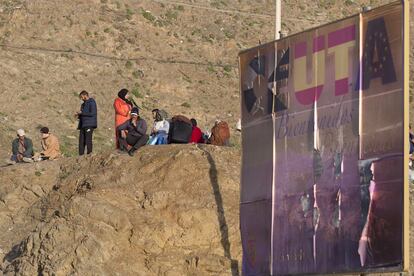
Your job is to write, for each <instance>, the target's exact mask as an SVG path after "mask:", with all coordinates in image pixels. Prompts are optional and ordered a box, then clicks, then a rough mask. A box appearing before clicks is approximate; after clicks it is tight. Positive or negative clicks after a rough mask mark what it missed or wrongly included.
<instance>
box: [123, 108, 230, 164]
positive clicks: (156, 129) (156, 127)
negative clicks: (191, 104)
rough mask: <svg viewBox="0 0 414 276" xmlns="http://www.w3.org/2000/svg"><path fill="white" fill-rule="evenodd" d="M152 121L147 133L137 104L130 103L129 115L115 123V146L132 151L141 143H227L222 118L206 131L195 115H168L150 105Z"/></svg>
mask: <svg viewBox="0 0 414 276" xmlns="http://www.w3.org/2000/svg"><path fill="white" fill-rule="evenodd" d="M152 116H153V119H154V123H153V125H152V128H151V131H150V135H147V123H146V121H145V120H144V119H143V118H142V117H140V116H139V108H138V107H132V108H131V110H130V112H129V117H130V118H129V119H128V120H126V121H125V122H123V123H121V124H119V125H118V126H116V137H117V148H118V149H119V150H120V151H121V152H127V153H128V154H129V155H131V156H132V155H133V154H134V152H135V151H136V150H137V149H139V148H140V147H142V146H144V145H165V144H187V143H207V144H212V145H217V146H226V145H229V138H230V131H229V127H228V125H227V123H226V122H224V121H218V120H217V121H216V123H215V125H214V126H213V128H212V130H211V134H210V133H203V132H202V131H201V129H200V128H199V127H198V126H197V121H196V119H194V118H192V119H188V118H187V117H185V116H183V115H176V116H173V117H172V118H171V119H168V114H167V112H165V111H164V110H160V109H153V110H152Z"/></svg>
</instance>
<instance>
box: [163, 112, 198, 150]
mask: <svg viewBox="0 0 414 276" xmlns="http://www.w3.org/2000/svg"><path fill="white" fill-rule="evenodd" d="M192 132H193V125H192V124H191V121H190V120H189V119H188V118H187V117H185V116H182V115H177V116H174V117H173V118H172V120H171V123H170V130H169V132H168V141H169V143H176V144H186V143H188V141H190V138H191V133H192Z"/></svg>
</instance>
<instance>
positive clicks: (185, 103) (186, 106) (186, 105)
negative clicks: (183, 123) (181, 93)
mask: <svg viewBox="0 0 414 276" xmlns="http://www.w3.org/2000/svg"><path fill="white" fill-rule="evenodd" d="M181 106H182V107H185V108H190V107H191V105H190V104H189V103H187V102H183V103H182V104H181Z"/></svg>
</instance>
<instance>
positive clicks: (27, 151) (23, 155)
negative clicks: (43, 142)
mask: <svg viewBox="0 0 414 276" xmlns="http://www.w3.org/2000/svg"><path fill="white" fill-rule="evenodd" d="M33 154H34V152H33V143H32V140H30V139H29V138H27V137H26V135H25V132H24V130H23V129H19V130H17V138H16V139H14V140H13V142H12V156H11V158H10V160H8V162H7V163H8V164H10V165H13V164H16V163H17V162H26V163H31V162H33V159H32V158H33Z"/></svg>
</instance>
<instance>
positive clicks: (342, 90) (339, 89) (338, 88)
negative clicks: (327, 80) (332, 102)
mask: <svg viewBox="0 0 414 276" xmlns="http://www.w3.org/2000/svg"><path fill="white" fill-rule="evenodd" d="M348 89H349V86H348V78H344V79H341V80H337V81H335V96H340V95H344V94H346V93H348Z"/></svg>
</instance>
